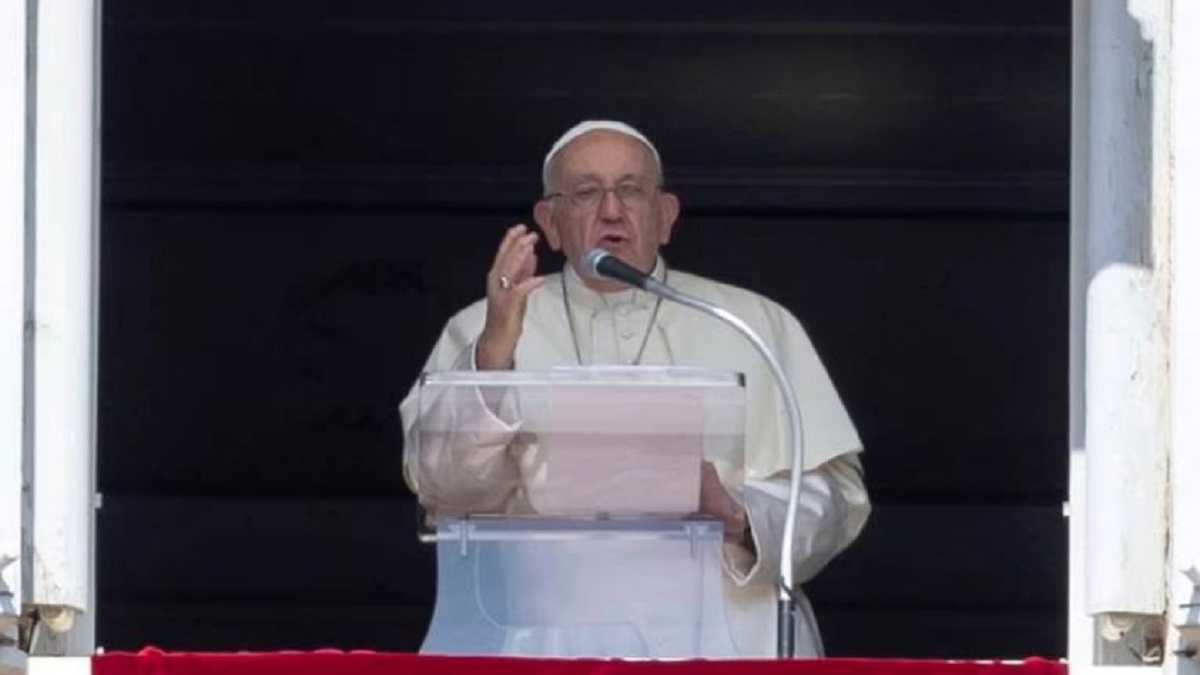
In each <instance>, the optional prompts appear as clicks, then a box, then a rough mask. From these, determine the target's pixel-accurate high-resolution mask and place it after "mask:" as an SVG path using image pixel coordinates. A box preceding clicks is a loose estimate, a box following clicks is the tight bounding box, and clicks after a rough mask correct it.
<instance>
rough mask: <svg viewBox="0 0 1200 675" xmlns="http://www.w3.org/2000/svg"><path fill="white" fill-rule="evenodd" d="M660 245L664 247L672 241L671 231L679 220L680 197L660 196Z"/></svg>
mask: <svg viewBox="0 0 1200 675" xmlns="http://www.w3.org/2000/svg"><path fill="white" fill-rule="evenodd" d="M658 218H659V221H658V244H659V246H664V245H666V244H668V243H669V242H670V241H671V231H672V230H673V229H674V228H675V221H676V219H678V218H679V197H676V196H675V195H673V194H671V193H670V192H664V193H662V194H661V195H659V196H658Z"/></svg>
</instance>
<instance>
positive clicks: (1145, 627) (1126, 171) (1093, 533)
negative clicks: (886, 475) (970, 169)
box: [1069, 0, 1170, 668]
mask: <svg viewBox="0 0 1200 675" xmlns="http://www.w3.org/2000/svg"><path fill="white" fill-rule="evenodd" d="M1074 7H1075V17H1074V18H1075V22H1076V25H1075V30H1074V37H1075V45H1074V56H1075V67H1074V82H1073V90H1074V91H1073V112H1072V126H1073V131H1072V167H1071V170H1072V214H1071V233H1072V277H1071V281H1072V311H1071V322H1072V327H1071V354H1072V363H1071V386H1072V392H1071V414H1072V419H1071V443H1072V454H1073V457H1072V463H1071V465H1072V472H1073V475H1072V496H1071V498H1072V509H1071V512H1072V514H1073V516H1075V518H1073V521H1074V522H1072V531H1071V572H1072V583H1071V589H1070V593H1071V609H1072V614H1071V622H1070V628H1069V635H1070V641H1071V644H1070V653H1071V655H1072V657H1073V658H1075V659H1077V660H1079V659H1086V661H1084V662H1078V661H1077V662H1076V663H1073V665H1074V666H1077V667H1081V668H1085V667H1088V666H1091V665H1093V664H1104V665H1110V664H1120V663H1128V664H1130V665H1136V664H1140V663H1142V661H1141V660H1140V658H1139V657H1138V656H1137V655H1132V654H1131V653H1130V649H1129V647H1130V645H1126V644H1119V643H1117V642H1116V641H1115V640H1114V638H1117V637H1118V636H1120V635H1122V634H1123V633H1124V632H1126V631H1129V632H1130V633H1131V634H1134V635H1136V634H1139V633H1140V632H1141V631H1150V632H1153V631H1155V630H1158V629H1159V628H1160V627H1161V624H1162V616H1163V613H1164V611H1165V603H1166V591H1165V588H1166V576H1165V567H1166V547H1167V517H1166V515H1167V499H1166V495H1167V466H1168V452H1167V449H1168V442H1169V435H1168V423H1167V418H1166V415H1165V414H1164V411H1165V410H1166V408H1167V406H1168V405H1169V402H1170V398H1169V387H1168V382H1169V377H1168V369H1167V335H1168V331H1167V326H1168V324H1167V321H1168V318H1167V308H1168V304H1167V302H1166V299H1167V297H1168V295H1167V291H1168V288H1169V287H1168V284H1167V280H1168V276H1167V272H1168V270H1169V266H1168V262H1169V256H1168V247H1167V245H1166V242H1167V241H1168V239H1167V235H1168V233H1169V231H1170V230H1169V223H1170V221H1169V207H1170V181H1169V172H1168V170H1167V167H1168V164H1167V158H1168V154H1169V153H1168V152H1167V150H1168V149H1169V145H1168V136H1167V133H1166V129H1167V126H1166V122H1167V119H1168V118H1167V116H1166V110H1167V106H1166V101H1167V100H1168V98H1167V86H1166V85H1167V77H1166V70H1167V69H1166V67H1165V64H1166V63H1167V61H1166V59H1167V56H1168V55H1169V53H1170V52H1169V50H1170V39H1169V33H1168V32H1167V31H1166V30H1165V29H1166V28H1167V27H1169V25H1170V24H1169V20H1168V19H1169V12H1166V11H1164V10H1165V8H1167V5H1166V3H1164V2H1163V1H1162V0H1128V1H1124V0H1122V1H1113V0H1099V1H1089V0H1076V2H1075V5H1074ZM1081 448H1082V449H1083V455H1082V456H1081V455H1080V452H1081ZM1083 493H1085V494H1083ZM1076 507H1080V508H1076ZM1084 508H1086V511H1085V510H1084ZM1080 520H1081V521H1082V522H1078V521H1080ZM1080 575H1082V577H1083V583H1082V584H1080V583H1079V581H1080V580H1079V576H1080ZM1089 617H1094V618H1095V621H1094V622H1093V621H1092V620H1091V619H1090V618H1089ZM1097 629H1098V630H1099V635H1100V636H1103V637H1104V638H1108V639H1107V640H1099V641H1097V640H1096V637H1097ZM1134 643H1135V644H1133V645H1132V646H1133V647H1135V648H1136V647H1140V646H1142V643H1139V641H1137V640H1134ZM1142 656H1145V657H1146V658H1150V655H1148V654H1146V655H1142Z"/></svg>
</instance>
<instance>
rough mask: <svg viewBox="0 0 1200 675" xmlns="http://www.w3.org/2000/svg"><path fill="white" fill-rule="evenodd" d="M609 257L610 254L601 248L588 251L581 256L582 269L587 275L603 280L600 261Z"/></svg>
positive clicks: (603, 275)
mask: <svg viewBox="0 0 1200 675" xmlns="http://www.w3.org/2000/svg"><path fill="white" fill-rule="evenodd" d="M611 255H612V254H611V253H609V252H608V251H605V250H604V249H602V248H593V249H589V250H588V252H587V253H584V254H583V265H582V267H583V269H584V270H586V271H587V273H588V274H591V275H592V276H594V277H597V278H601V279H603V278H605V276H606V275H605V274H602V273H601V272H600V269H599V267H600V261H602V260H604V259H605V258H608V257H610V256H611Z"/></svg>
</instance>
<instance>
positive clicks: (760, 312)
mask: <svg viewBox="0 0 1200 675" xmlns="http://www.w3.org/2000/svg"><path fill="white" fill-rule="evenodd" d="M543 182H544V187H545V193H544V194H545V197H543V199H542V200H540V201H539V202H538V203H537V204H536V205H535V207H534V218H535V220H536V222H537V224H538V225H539V227H540V229H541V231H542V234H544V236H545V237H546V240H547V243H548V244H549V245H550V247H551V248H552V249H554V250H556V251H562V253H563V254H564V255H565V257H566V259H567V261H568V265H567V266H566V268H565V269H564V270H563V271H562V272H561V273H555V274H549V275H537V273H536V272H537V261H536V255H535V253H534V245H535V244H536V241H537V239H538V236H539V235H538V234H537V233H536V232H534V231H531V230H529V229H528V228H526V227H525V226H524V225H517V226H515V227H513V228H511V229H510V230H509V231H508V232H507V234H506V235H505V237H504V239H503V241H502V242H501V244H500V246H499V248H498V250H497V252H496V256H495V259H494V261H493V266H492V268H491V270H489V272H488V275H487V280H486V283H487V297H486V298H485V299H483V300H480V301H479V302H476V303H475V304H473V305H471V306H469V307H467V308H466V309H464V310H462V311H461V312H459V313H458V314H457V315H455V316H454V317H453V318H452V319H451V320H450V321H449V323H448V324H447V325H446V327H445V330H444V331H443V333H442V335H441V337H440V339H439V340H438V342H437V344H436V345H435V347H434V349H433V353H432V354H431V355H430V357H429V359H428V362H427V363H426V366H425V371H426V372H434V371H444V370H472V369H478V370H503V369H520V370H531V371H538V370H549V369H551V368H553V367H557V366H571V365H581V366H586V365H594V364H625V365H676V366H699V367H708V368H714V369H720V370H732V371H738V372H741V373H743V374H744V375H745V384H746V423H745V429H746V437H745V445H744V458H743V459H744V465H742V466H724V465H722V466H714V465H713V464H710V463H708V462H705V463H704V466H703V472H702V477H701V497H700V507H701V511H703V512H704V513H707V514H709V515H711V516H713V517H714V518H717V519H719V520H720V521H721V522H722V523H723V526H724V532H725V543H724V570H725V574H724V589H725V603H726V616H727V621H728V624H729V627H730V631H731V633H732V641H733V644H734V647H735V649H736V652H737V653H738V654H740V655H742V656H746V657H751V656H763V657H766V656H772V655H774V654H775V649H776V637H775V620H776V599H777V597H778V596H777V590H776V582H777V580H778V578H779V566H780V558H781V549H782V541H783V538H782V533H783V527H784V521H785V519H786V516H787V513H786V511H787V496H788V480H789V475H790V469H791V466H792V461H791V449H790V446H789V443H788V420H787V415H786V412H785V410H784V408H783V403H782V397H781V396H780V394H779V393H778V389H777V387H776V384H775V382H774V380H773V378H772V376H771V373H770V371H769V369H768V367H767V365H766V364H765V363H764V362H763V360H762V358H761V357H760V356H759V354H758V353H757V352H756V351H755V350H754V348H753V347H752V346H751V345H750V344H749V343H748V342H746V341H745V339H744V338H743V337H742V336H741V335H740V334H738V333H737V332H735V331H734V330H733V329H732V328H730V327H728V326H727V325H725V324H724V323H722V322H720V321H718V320H716V319H713V318H712V317H709V316H707V315H704V314H701V313H699V312H696V311H694V310H691V309H689V308H685V307H681V306H677V305H675V304H673V303H664V302H661V301H660V300H659V298H658V297H657V296H653V295H650V294H647V293H645V292H642V291H640V290H635V289H630V288H629V287H627V286H622V285H621V284H620V283H619V282H614V281H611V280H605V279H599V278H595V277H592V276H591V275H589V274H588V273H587V272H586V271H584V270H582V269H580V267H579V265H580V260H581V257H582V256H583V254H584V253H585V252H586V251H588V250H590V249H592V248H595V247H599V248H603V249H606V250H608V251H609V252H611V253H613V254H614V255H616V256H618V257H619V258H621V259H622V260H624V261H625V262H628V263H630V264H631V265H633V266H634V267H637V268H639V269H643V270H652V271H653V274H654V276H655V277H657V278H658V279H659V280H663V281H665V282H666V283H667V284H669V285H670V286H673V287H675V288H677V289H678V290H680V291H682V292H683V293H687V294H690V295H694V296H697V297H700V298H703V299H705V300H708V301H710V302H712V303H714V304H716V305H718V306H721V307H724V308H726V309H728V310H729V311H731V312H733V313H734V314H735V315H737V316H738V317H740V318H741V319H742V320H743V321H745V322H746V323H747V324H749V325H750V327H751V328H753V329H754V330H755V331H756V332H757V333H758V334H759V335H760V336H762V338H763V339H764V340H765V341H766V343H767V345H768V346H769V347H770V348H771V349H772V350H773V351H774V352H775V354H776V355H777V356H778V358H779V360H780V363H781V364H782V366H783V368H784V370H785V372H786V373H787V374H788V375H789V377H790V379H791V383H792V386H793V387H794V389H795V391H796V395H797V398H798V401H799V405H800V407H801V409H802V411H803V415H804V447H805V456H804V460H805V467H804V469H805V470H804V474H803V485H802V491H801V500H800V504H799V506H798V511H797V514H796V516H797V521H796V541H795V547H794V553H793V559H794V561H795V564H796V569H795V574H794V578H795V579H796V581H797V583H802V582H804V581H805V580H808V579H811V578H812V577H813V576H814V575H816V574H817V573H818V572H819V571H820V570H821V569H822V568H823V567H824V566H825V565H826V564H827V563H828V562H829V561H830V560H832V559H833V558H834V557H835V556H836V555H837V554H838V553H840V552H841V551H842V550H843V549H845V547H846V546H848V545H849V544H850V543H851V542H852V541H854V539H855V538H856V537H857V536H858V534H859V532H860V531H861V529H862V527H863V525H864V523H865V522H866V519H867V516H868V514H869V513H870V503H869V500H868V497H867V491H866V488H865V486H864V483H863V477H862V465H861V462H860V459H859V453H860V452H861V451H862V444H861V442H860V440H859V438H858V434H857V432H856V430H855V428H854V425H853V423H852V422H851V420H850V418H849V416H848V414H847V413H846V410H845V408H844V407H843V405H842V403H841V400H840V398H839V397H838V395H837V392H836V390H835V389H834V387H833V384H832V382H831V381H830V379H829V376H828V374H827V373H826V371H825V368H824V366H823V365H822V363H821V361H820V359H819V358H818V356H817V354H816V351H815V350H814V348H813V346H812V343H811V341H810V340H809V338H808V336H807V334H806V333H805V331H804V329H803V328H802V327H801V325H800V323H799V322H798V321H797V320H796V319H795V318H794V317H793V316H792V315H791V314H790V313H789V312H788V311H787V310H786V309H784V308H783V307H781V306H780V305H778V304H776V303H775V302H773V301H771V300H769V299H767V298H764V297H762V296H760V295H757V294H755V293H752V292H750V291H747V290H744V289H740V288H736V287H733V286H730V285H727V284H722V283H718V282H715V281H711V280H708V279H704V278H701V277H698V276H695V275H691V274H687V273H685V272H682V271H679V270H675V269H672V268H669V267H668V266H667V264H666V262H665V260H664V259H663V258H662V257H661V256H660V255H659V249H660V247H661V246H663V245H665V244H667V243H668V241H669V240H670V237H671V233H672V229H673V226H674V224H675V221H676V218H677V216H678V214H679V201H678V199H677V198H676V197H675V196H674V195H672V194H671V193H669V192H666V191H664V189H663V187H662V166H661V161H660V158H659V155H658V152H657V150H656V149H655V148H654V146H653V144H651V142H650V141H649V140H648V139H646V137H645V136H643V135H642V134H641V133H640V132H638V131H636V130H635V129H633V128H632V127H629V126H628V125H625V124H623V123H620V122H584V123H581V124H579V125H577V126H576V127H574V128H572V129H571V130H569V131H568V132H567V133H566V134H564V135H563V137H562V138H560V139H559V140H558V142H556V143H555V144H554V146H553V147H552V148H551V150H550V152H549V153H548V154H547V155H546V159H545V163H544V171H543ZM418 407H419V403H418V400H417V396H416V389H415V387H414V389H413V391H411V392H410V393H409V395H408V397H406V399H405V400H404V402H403V403H402V404H401V416H402V419H403V424H404V431H405V443H406V447H410V448H411V447H415V442H414V430H415V428H416V426H417V417H418V414H419V411H418ZM481 407H482V410H481V411H480V414H481V415H482V416H483V417H484V418H486V419H487V420H488V421H487V422H486V424H485V426H486V425H492V426H491V427H488V428H494V432H495V433H494V434H483V435H482V436H481V437H480V438H479V439H477V441H478V442H476V443H473V444H470V445H469V447H449V448H446V449H444V451H443V454H442V455H441V456H438V455H437V453H425V454H423V455H422V457H420V458H419V459H418V458H413V457H411V456H410V457H408V458H407V461H406V479H407V480H408V482H409V485H410V486H411V487H412V488H413V490H414V491H415V492H416V493H417V495H418V497H419V499H420V500H421V503H422V504H423V505H424V506H425V507H426V508H427V509H429V510H430V511H431V512H434V513H438V512H440V513H459V514H463V513H530V512H531V511H532V509H531V506H530V504H529V500H528V496H527V494H526V492H525V490H524V488H523V482H524V478H526V476H523V475H522V467H521V459H522V458H521V457H519V456H516V454H515V452H514V449H513V446H512V444H511V441H512V438H513V429H512V427H511V425H510V424H509V422H510V421H506V420H504V419H503V417H504V415H503V412H502V411H500V410H498V409H497V408H496V406H492V407H491V408H488V407H487V406H481ZM445 453H451V454H452V456H445ZM447 467H450V468H451V470H447ZM797 595H798V599H799V606H800V616H799V617H798V619H797V622H796V623H797V626H796V650H797V653H798V654H802V655H811V656H819V655H822V654H823V652H822V646H821V639H820V634H819V632H818V630H817V626H816V622H815V619H814V618H813V615H812V610H811V608H810V607H809V605H808V602H807V601H806V600H805V599H804V598H803V595H802V593H799V589H797Z"/></svg>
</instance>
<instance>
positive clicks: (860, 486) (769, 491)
mask: <svg viewBox="0 0 1200 675" xmlns="http://www.w3.org/2000/svg"><path fill="white" fill-rule="evenodd" d="M788 489H789V481H788V478H787V476H786V475H781V476H776V477H772V478H769V479H767V480H748V481H746V485H745V486H744V488H743V489H742V491H741V494H740V495H739V497H740V501H741V503H742V504H743V506H744V508H745V509H746V514H747V520H748V522H749V528H750V531H749V535H750V539H751V541H748V542H744V543H743V542H729V543H726V545H725V563H726V571H727V572H728V573H729V574H730V576H731V577H732V578H733V580H734V581H735V582H736V583H737V584H738V585H748V584H774V583H775V582H776V581H777V580H778V578H779V572H780V567H779V566H780V557H781V554H782V551H783V526H784V522H785V521H786V518H787V501H788V500H787V498H788ZM870 513H871V503H870V499H869V497H868V495H867V490H866V486H865V485H864V483H863V478H862V464H861V463H860V462H859V459H858V455H857V453H854V454H847V455H842V456H840V457H837V458H834V459H832V460H829V461H828V462H826V463H824V464H822V465H821V466H820V467H817V468H816V469H813V470H810V471H806V472H805V473H804V476H803V478H802V484H801V491H800V503H799V504H798V507H797V511H796V540H795V542H794V548H793V559H794V560H795V562H796V570H795V578H796V580H797V582H800V583H802V582H804V581H807V580H809V579H811V578H812V577H814V576H816V574H817V573H818V572H820V571H821V570H822V569H823V568H824V567H825V565H826V564H828V563H829V561H830V560H833V558H834V557H836V556H837V555H838V554H839V553H841V552H842V551H843V550H844V549H845V548H846V547H847V546H849V545H850V543H851V542H853V541H854V540H855V539H856V538H857V537H858V535H859V532H861V531H862V528H863V525H864V524H865V523H866V521H867V517H868V516H869V515H870Z"/></svg>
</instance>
